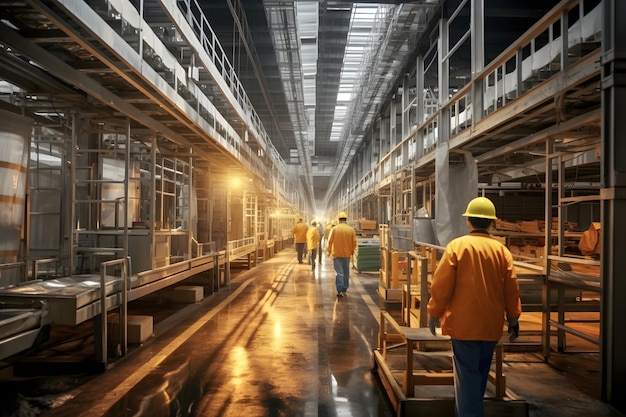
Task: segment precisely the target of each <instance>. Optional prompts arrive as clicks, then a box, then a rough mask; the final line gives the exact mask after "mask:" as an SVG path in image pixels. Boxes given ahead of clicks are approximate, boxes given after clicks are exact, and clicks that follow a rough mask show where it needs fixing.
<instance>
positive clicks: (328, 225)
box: [324, 219, 337, 255]
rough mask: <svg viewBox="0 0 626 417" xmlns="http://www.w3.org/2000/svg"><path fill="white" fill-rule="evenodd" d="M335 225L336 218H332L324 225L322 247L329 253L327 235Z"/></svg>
mask: <svg viewBox="0 0 626 417" xmlns="http://www.w3.org/2000/svg"><path fill="white" fill-rule="evenodd" d="M335 226H337V220H336V219H333V220H332V221H331V222H330V223H328V224H327V225H326V227H324V248H325V251H326V253H328V254H329V255H330V252H328V237H329V236H330V232H331V231H332V230H333V228H334V227H335Z"/></svg>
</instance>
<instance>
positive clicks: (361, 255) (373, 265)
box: [355, 246, 380, 271]
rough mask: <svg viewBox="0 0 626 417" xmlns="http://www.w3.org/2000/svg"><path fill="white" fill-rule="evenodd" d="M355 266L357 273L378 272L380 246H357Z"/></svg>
mask: <svg viewBox="0 0 626 417" xmlns="http://www.w3.org/2000/svg"><path fill="white" fill-rule="evenodd" d="M355 264H356V265H355V266H356V269H357V271H378V270H379V269H380V246H359V247H358V250H357V253H356V262H355Z"/></svg>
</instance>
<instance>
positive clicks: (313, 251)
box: [309, 249, 317, 269]
mask: <svg viewBox="0 0 626 417" xmlns="http://www.w3.org/2000/svg"><path fill="white" fill-rule="evenodd" d="M315 258H317V249H311V250H310V253H309V264H311V268H313V269H315Z"/></svg>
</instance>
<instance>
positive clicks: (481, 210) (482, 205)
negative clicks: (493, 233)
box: [463, 197, 497, 219]
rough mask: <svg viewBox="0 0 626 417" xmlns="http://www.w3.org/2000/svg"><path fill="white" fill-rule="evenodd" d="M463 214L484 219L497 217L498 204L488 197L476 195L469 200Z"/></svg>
mask: <svg viewBox="0 0 626 417" xmlns="http://www.w3.org/2000/svg"><path fill="white" fill-rule="evenodd" d="M463 216H465V217H480V218H483V219H497V217H496V206H494V205H493V203H492V202H491V200H489V199H488V198H485V197H476V198H474V199H473V200H472V201H470V202H469V204H468V205H467V209H466V210H465V213H463Z"/></svg>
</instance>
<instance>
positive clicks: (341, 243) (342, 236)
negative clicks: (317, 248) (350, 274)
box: [327, 223, 356, 258]
mask: <svg viewBox="0 0 626 417" xmlns="http://www.w3.org/2000/svg"><path fill="white" fill-rule="evenodd" d="M327 249H328V252H329V253H330V254H331V255H332V256H334V257H335V258H350V257H351V256H352V254H353V253H354V251H355V249H356V233H355V232H354V229H353V228H352V227H350V226H348V225H347V224H346V223H339V224H338V225H337V226H335V227H333V230H332V231H331V232H330V236H328V248H327Z"/></svg>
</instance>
